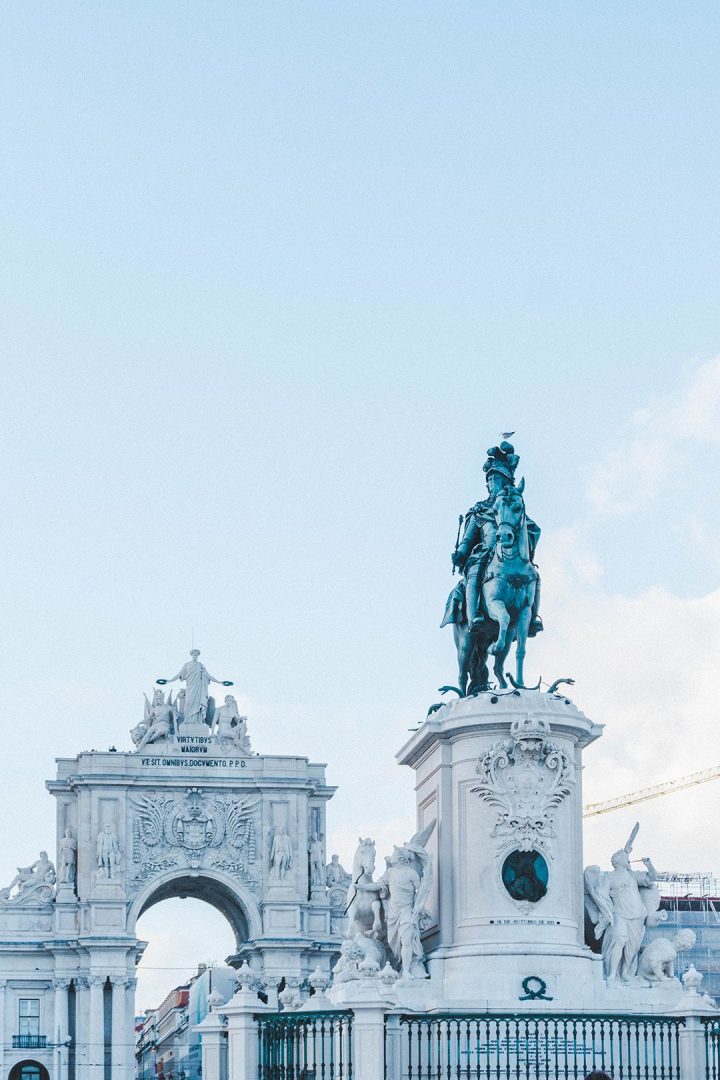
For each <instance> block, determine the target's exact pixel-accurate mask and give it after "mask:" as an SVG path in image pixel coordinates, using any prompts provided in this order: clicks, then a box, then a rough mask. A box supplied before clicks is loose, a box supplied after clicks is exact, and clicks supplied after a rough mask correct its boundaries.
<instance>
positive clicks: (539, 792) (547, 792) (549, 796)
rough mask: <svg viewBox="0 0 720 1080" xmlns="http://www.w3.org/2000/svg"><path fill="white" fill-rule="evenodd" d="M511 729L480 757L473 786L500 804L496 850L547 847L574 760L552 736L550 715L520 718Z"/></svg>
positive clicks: (569, 785)
mask: <svg viewBox="0 0 720 1080" xmlns="http://www.w3.org/2000/svg"><path fill="white" fill-rule="evenodd" d="M510 734H511V738H510V739H505V740H503V741H502V742H498V743H495V744H494V746H492V747H490V749H489V750H488V752H487V753H486V754H485V755H484V756H483V757H482V758H480V759H479V761H478V763H477V766H476V770H477V772H478V774H479V776H480V783H478V784H477V785H476V786H475V787H473V788H472V789H471V790H472V791H473V792H474V793H476V794H477V795H479V796H480V798H481V799H482V800H483V801H484V802H487V803H489V804H490V805H491V806H494V807H497V810H498V816H497V820H496V822H495V827H494V828H493V831H492V835H493V836H494V837H495V838H496V839H497V840H498V849H505V848H507V847H508V846H510V845H514V846H515V847H517V848H518V849H519V850H520V851H531V850H533V849H534V848H537V847H545V848H546V849H547V841H548V840H549V839H551V838H554V837H555V810H556V809H557V807H558V806H559V805H560V803H561V802H562V801H563V799H565V798H566V796H567V795H569V794H570V791H571V790H572V787H573V785H574V783H575V777H574V775H573V773H574V763H573V762H572V760H571V759H570V757H569V756H568V755H567V754H566V753H565V751H564V750H562V749H560V747H559V746H558V745H557V743H555V742H553V741H552V740H551V739H550V734H551V733H550V725H549V724H548V722H547V721H546V720H541V719H539V718H537V717H533V716H530V717H528V718H527V719H524V720H522V721H516V722H515V723H514V724H513V725H512V728H511V730H510Z"/></svg>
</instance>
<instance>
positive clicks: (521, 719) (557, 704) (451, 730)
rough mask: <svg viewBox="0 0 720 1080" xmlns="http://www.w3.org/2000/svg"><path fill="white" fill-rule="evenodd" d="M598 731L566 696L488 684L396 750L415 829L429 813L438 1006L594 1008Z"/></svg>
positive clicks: (431, 946) (428, 934) (429, 945)
mask: <svg viewBox="0 0 720 1080" xmlns="http://www.w3.org/2000/svg"><path fill="white" fill-rule="evenodd" d="M601 732H602V728H601V727H599V726H597V725H594V724H593V723H592V722H591V721H590V720H588V718H587V717H586V716H585V715H584V714H583V713H582V712H580V710H579V709H577V708H576V707H575V705H574V704H572V702H571V701H570V700H569V699H567V698H565V697H563V696H562V695H548V694H543V693H539V692H537V691H527V690H523V691H514V692H513V691H509V692H503V693H485V694H480V695H478V696H477V697H473V698H466V699H461V700H457V701H455V702H453V703H452V704H450V705H447V706H444V707H443V708H441V709H440V710H438V712H436V713H435V714H434V715H433V716H431V717H430V718H428V719H427V720H426V721H425V723H424V724H423V725H422V727H421V728H420V729H419V731H417V732H416V733H415V734H414V735H413V737H412V738H411V739H410V740H409V741H408V743H407V744H406V745H405V747H403V749H402V751H401V752H400V754H399V755H398V758H399V761H400V762H401V763H402V764H407V765H410V766H411V767H412V768H413V769H414V770H415V772H416V774H417V812H418V827H422V826H424V825H426V824H428V823H429V821H430V820H431V819H432V818H437V828H436V829H435V831H434V833H433V835H432V836H431V838H430V842H429V844H428V849H429V850H430V851H431V852H432V854H433V863H434V867H435V879H434V882H433V888H432V893H431V896H430V902H429V905H428V906H429V911H430V914H431V918H432V923H431V925H430V926H428V927H427V928H426V931H425V934H424V938H423V940H424V946H425V950H426V952H427V954H428V957H429V968H430V973H431V977H432V985H433V990H434V995H435V997H436V999H437V1000H439V1001H442V1002H443V1003H444V1005H445V1007H452V1006H453V1005H454V1004H457V1005H458V1006H462V1005H463V1004H464V1005H466V1006H467V1005H470V1004H472V1006H473V1007H474V1008H483V1009H485V1008H508V1009H517V1008H523V1009H525V1008H534V1007H536V1006H537V1007H539V1008H541V1009H542V1008H545V1009H547V1008H548V1007H549V1004H548V1002H549V999H552V1001H553V1003H554V1007H555V1008H557V1007H566V1008H569V1007H570V1006H571V1005H572V1006H573V1007H574V1008H578V1007H580V1008H582V1007H583V1005H584V1007H586V1008H592V1007H594V1006H595V1003H596V1002H595V999H596V997H597V993H598V989H599V986H600V985H604V984H603V983H602V974H601V970H600V964H599V962H598V958H597V957H595V955H594V954H593V953H592V952H591V951H590V950H589V949H588V948H587V947H586V946H585V944H584V900H583V853H582V783H581V771H582V752H583V750H584V749H585V747H586V746H588V745H589V744H590V743H591V742H593V741H594V740H595V739H597V738H598V737H599V736H600V734H601ZM527 980H530V981H529V982H528V981H527ZM543 987H544V989H543Z"/></svg>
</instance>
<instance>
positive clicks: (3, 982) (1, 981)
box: [0, 979, 8, 991]
mask: <svg viewBox="0 0 720 1080" xmlns="http://www.w3.org/2000/svg"><path fill="white" fill-rule="evenodd" d="M7 982H8V981H7V979H0V991H2V990H4V989H5V987H6V986H7Z"/></svg>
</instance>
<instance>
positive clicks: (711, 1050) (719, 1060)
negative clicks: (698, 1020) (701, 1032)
mask: <svg viewBox="0 0 720 1080" xmlns="http://www.w3.org/2000/svg"><path fill="white" fill-rule="evenodd" d="M702 1023H703V1027H704V1028H705V1075H706V1077H707V1080H720V1020H715V1019H713V1018H712V1017H708V1018H707V1019H705V1018H703V1021H702Z"/></svg>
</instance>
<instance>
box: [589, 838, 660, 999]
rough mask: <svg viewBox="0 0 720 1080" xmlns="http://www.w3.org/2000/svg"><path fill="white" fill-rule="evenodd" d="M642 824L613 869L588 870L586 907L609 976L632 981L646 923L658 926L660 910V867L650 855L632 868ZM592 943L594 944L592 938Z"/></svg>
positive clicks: (619, 853) (614, 861) (618, 854)
mask: <svg viewBox="0 0 720 1080" xmlns="http://www.w3.org/2000/svg"><path fill="white" fill-rule="evenodd" d="M639 828H640V826H639V825H638V824H636V825H635V827H634V829H633V831H632V832H631V834H630V839H629V840H628V842H627V843H626V844H625V847H624V848H621V849H620V851H616V852H615V854H614V855H613V856H612V858H611V859H610V862H611V863H612V867H613V868H612V870H607V871H603V870H601V869H600V867H599V866H588V867H587V869H586V870H585V911H586V913H587V915H588V917H589V919H590V922H591V923H592V924H593V926H594V936H595V939H596V940H597V941H599V942H600V945H601V950H602V957H603V974H604V976H605V978H606V979H609V980H615V979H619V980H620V981H622V982H628V981H630V980H631V979H633V978H634V977H635V976H636V975H637V971H638V955H639V953H640V946H641V945H642V941H643V937H644V936H645V927H646V926H657V924H658V923H660V922H662V920H663V919H664V918H667V913H666V912H664V911H660V910H659V907H660V891H659V889H658V887H657V885H656V884H655V882H656V881H657V871H656V870H655V867H654V866H653V864H652V862H651V861H650V859H643V860H642V862H643V863H644V865H645V869H644V870H631V869H630V852H631V851H632V846H633V841H634V840H635V837H636V836H637V832H638V829H639ZM588 944H592V943H591V942H588Z"/></svg>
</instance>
